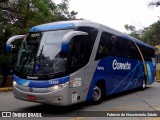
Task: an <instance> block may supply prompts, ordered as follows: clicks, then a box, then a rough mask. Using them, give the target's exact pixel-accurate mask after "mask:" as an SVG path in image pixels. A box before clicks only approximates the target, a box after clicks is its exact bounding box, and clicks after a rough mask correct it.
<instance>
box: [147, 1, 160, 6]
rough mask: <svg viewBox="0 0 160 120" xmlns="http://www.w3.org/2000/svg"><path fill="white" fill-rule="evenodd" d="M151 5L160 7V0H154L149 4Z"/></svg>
mask: <svg viewBox="0 0 160 120" xmlns="http://www.w3.org/2000/svg"><path fill="white" fill-rule="evenodd" d="M148 6H149V7H159V6H160V0H154V1H152V2H150V3H149V4H148Z"/></svg>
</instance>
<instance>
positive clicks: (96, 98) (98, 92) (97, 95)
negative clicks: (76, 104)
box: [92, 85, 104, 104]
mask: <svg viewBox="0 0 160 120" xmlns="http://www.w3.org/2000/svg"><path fill="white" fill-rule="evenodd" d="M103 98H104V88H103V87H102V86H100V85H96V86H95V87H94V89H93V94H92V101H93V103H94V104H99V103H101V102H102V100H103Z"/></svg>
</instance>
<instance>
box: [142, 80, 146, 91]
mask: <svg viewBox="0 0 160 120" xmlns="http://www.w3.org/2000/svg"><path fill="white" fill-rule="evenodd" d="M141 88H142V90H144V89H145V88H146V81H145V79H143V84H142V87H141Z"/></svg>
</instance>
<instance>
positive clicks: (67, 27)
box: [6, 20, 155, 106]
mask: <svg viewBox="0 0 160 120" xmlns="http://www.w3.org/2000/svg"><path fill="white" fill-rule="evenodd" d="M17 39H23V42H22V44H21V47H20V50H19V53H18V58H17V62H16V64H15V68H14V75H13V93H14V96H15V98H17V99H20V100H25V101H31V102H39V103H46V104H53V105H59V106H66V105H71V104H75V103H80V102H84V101H93V102H94V103H100V102H101V101H102V100H103V98H104V97H105V96H106V95H112V94H116V93H119V92H123V91H127V90H130V89H134V88H142V89H145V87H146V85H151V84H152V83H153V82H154V75H155V61H154V57H155V53H154V48H153V47H152V46H150V45H148V44H146V43H144V42H142V41H140V40H137V39H135V38H133V37H131V36H129V35H126V34H123V33H121V32H118V31H116V30H114V29H112V28H109V27H107V26H104V25H101V24H98V23H94V22H91V21H85V20H77V21H76V20H75V21H63V22H54V23H47V24H43V25H38V26H35V27H32V28H31V29H30V30H29V32H28V33H27V35H16V36H13V37H11V38H10V39H9V40H8V41H7V44H6V49H7V51H9V50H10V45H11V42H13V41H14V40H17Z"/></svg>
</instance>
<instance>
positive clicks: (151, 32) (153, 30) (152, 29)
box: [142, 21, 160, 46]
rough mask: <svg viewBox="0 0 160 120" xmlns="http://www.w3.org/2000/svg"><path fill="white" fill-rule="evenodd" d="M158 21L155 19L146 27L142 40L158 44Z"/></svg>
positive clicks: (159, 40) (159, 41)
mask: <svg viewBox="0 0 160 120" xmlns="http://www.w3.org/2000/svg"><path fill="white" fill-rule="evenodd" d="M159 31H160V21H157V22H155V23H153V24H152V25H150V26H149V27H148V30H147V31H146V32H144V34H143V36H142V40H143V41H144V42H147V43H148V44H150V45H153V46H155V45H157V44H160V34H159Z"/></svg>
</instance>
